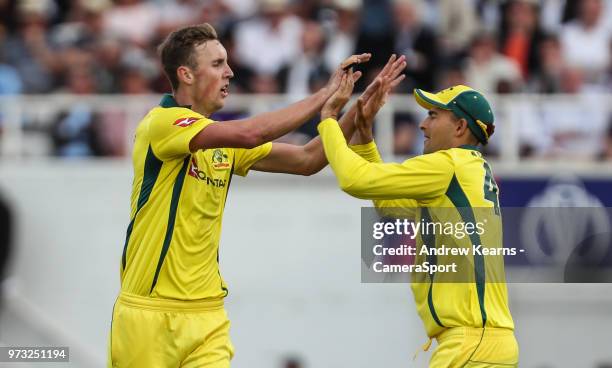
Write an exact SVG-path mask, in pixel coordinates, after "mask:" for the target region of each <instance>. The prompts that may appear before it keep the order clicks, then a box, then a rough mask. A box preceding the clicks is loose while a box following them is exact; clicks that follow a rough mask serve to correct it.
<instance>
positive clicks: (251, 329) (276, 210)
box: [0, 160, 612, 368]
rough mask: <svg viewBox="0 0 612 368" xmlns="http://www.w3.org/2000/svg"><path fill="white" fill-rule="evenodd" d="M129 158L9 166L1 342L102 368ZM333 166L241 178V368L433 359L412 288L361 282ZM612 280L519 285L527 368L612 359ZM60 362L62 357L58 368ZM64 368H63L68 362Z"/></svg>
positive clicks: (237, 210) (232, 253) (1, 175)
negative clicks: (8, 259) (9, 256)
mask: <svg viewBox="0 0 612 368" xmlns="http://www.w3.org/2000/svg"><path fill="white" fill-rule="evenodd" d="M130 170H131V169H130V167H129V163H127V162H124V161H40V160H37V161H36V162H35V163H27V162H26V163H21V164H10V163H8V162H6V161H5V162H4V163H3V164H2V165H1V166H0V191H1V192H2V193H3V195H4V197H6V198H7V199H9V200H10V202H11V204H12V205H13V208H14V210H15V215H16V220H17V237H16V241H15V244H14V245H15V247H14V248H15V250H14V257H13V262H12V266H11V272H10V274H11V277H10V278H9V280H8V281H7V282H5V283H4V285H3V286H4V287H3V289H4V293H5V302H4V309H3V312H2V318H1V319H0V342H2V343H3V344H6V345H58V346H70V347H71V363H70V366H74V367H77V366H78V367H103V366H104V360H105V353H106V339H107V334H108V329H109V326H110V317H111V310H112V306H113V302H114V300H115V297H116V295H117V292H118V289H119V278H118V276H119V260H120V255H121V251H122V247H123V242H124V237H125V231H126V226H127V223H128V220H129V219H128V217H129V195H130V186H131V180H132V174H131V172H130ZM367 205H368V202H365V201H360V200H357V199H354V198H351V197H349V196H348V195H345V194H344V193H342V192H341V191H339V190H338V189H337V186H336V183H335V179H334V178H333V177H332V176H331V175H329V173H322V174H319V175H317V176H315V177H311V178H302V177H289V176H283V175H277V174H259V173H254V174H251V175H250V176H249V177H248V178H246V179H242V178H239V177H236V178H235V179H234V180H233V182H232V188H231V191H230V194H229V199H228V205H227V208H226V213H225V218H224V222H223V235H222V240H221V250H220V257H221V270H222V273H223V275H224V277H225V279H226V281H227V283H228V284H229V288H230V294H229V297H228V298H227V299H226V306H227V309H228V313H229V316H230V319H231V320H232V330H231V335H232V339H233V342H234V344H235V345H236V356H235V358H234V361H233V366H234V367H237V368H241V367H249V368H259V367H261V368H263V367H280V366H281V363H280V362H281V359H282V358H283V357H284V356H288V355H292V356H297V357H300V358H303V359H304V361H305V363H306V367H316V368H319V367H364V368H365V367H411V366H414V367H422V366H425V365H426V361H427V358H428V357H429V355H430V353H423V352H421V353H420V354H419V356H418V358H417V360H416V361H415V362H414V364H413V361H412V356H413V354H414V352H415V351H416V350H417V348H418V347H419V346H420V345H421V344H423V343H424V342H425V341H426V338H425V335H424V332H423V328H422V324H421V322H420V320H419V319H418V318H417V316H416V312H415V308H414V303H413V301H412V296H411V293H410V290H409V287H408V285H405V284H361V283H360V238H359V237H360V207H361V206H367ZM611 286H612V285H605V284H601V285H576V284H574V285H569V284H566V285H558V284H547V285H509V288H510V297H511V310H512V312H513V314H514V318H515V322H516V326H517V337H518V340H519V344H520V345H521V367H529V368H531V367H533V368H544V367H595V365H596V363H597V362H603V361H608V362H610V361H612V352H611V351H610V349H609V344H610V341H611V338H612V287H611ZM50 366H51V365H50ZM57 366H65V365H59V364H58V365H57Z"/></svg>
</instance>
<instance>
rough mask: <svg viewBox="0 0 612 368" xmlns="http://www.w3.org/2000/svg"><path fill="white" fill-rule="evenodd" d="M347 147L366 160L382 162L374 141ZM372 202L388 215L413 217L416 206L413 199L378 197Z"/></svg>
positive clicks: (384, 214)
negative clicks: (378, 198)
mask: <svg viewBox="0 0 612 368" xmlns="http://www.w3.org/2000/svg"><path fill="white" fill-rule="evenodd" d="M349 148H350V149H351V150H352V151H353V152H355V153H356V154H358V155H359V156H361V157H362V158H363V159H365V160H366V161H368V162H373V163H383V160H382V158H381V157H380V153H379V152H378V147H376V142H374V141H372V142H370V143H367V144H358V145H349ZM372 202H373V203H374V207H376V209H377V210H378V213H380V214H381V215H382V216H388V217H410V218H413V217H414V215H415V209H416V207H418V202H417V201H416V200H415V199H380V200H374V201H372Z"/></svg>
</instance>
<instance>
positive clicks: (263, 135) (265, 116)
mask: <svg viewBox="0 0 612 368" xmlns="http://www.w3.org/2000/svg"><path fill="white" fill-rule="evenodd" d="M328 97H329V91H328V90H327V89H326V88H323V89H321V90H319V91H318V92H317V93H315V94H313V95H311V96H309V97H307V98H305V99H303V100H301V101H298V102H296V103H294V104H291V105H289V106H287V107H285V108H282V109H280V110H276V111H271V112H266V113H262V114H259V115H257V116H254V117H251V118H248V119H245V120H243V123H245V124H247V125H248V126H249V127H250V128H252V129H253V130H255V131H257V136H258V138H259V140H260V142H259V143H260V144H263V143H265V142H270V141H273V140H275V139H277V138H280V137H282V136H284V135H285V134H287V133H289V132H291V131H293V130H295V129H297V128H298V127H299V126H301V125H302V124H304V123H305V122H306V121H308V120H310V119H312V118H313V117H314V116H315V115H316V114H317V113H318V112H319V111H320V110H321V107H322V106H323V104H324V103H325V101H326V100H327V98H328Z"/></svg>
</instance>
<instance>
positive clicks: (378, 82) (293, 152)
mask: <svg viewBox="0 0 612 368" xmlns="http://www.w3.org/2000/svg"><path fill="white" fill-rule="evenodd" d="M405 67H406V61H405V57H404V56H401V57H399V58H397V57H396V56H395V55H392V56H391V58H390V59H389V61H388V62H387V64H386V65H385V67H384V68H383V70H382V71H381V72H380V73H379V75H378V76H377V78H376V79H375V80H374V81H373V82H372V83H371V84H370V85H369V86H368V87H367V89H366V90H365V91H364V93H363V94H362V95H361V96H360V99H362V100H364V101H367V103H369V101H370V100H371V99H372V98H373V97H374V96H376V95H380V94H383V95H384V94H385V93H388V90H390V89H392V88H393V87H395V86H396V85H397V84H398V83H399V82H401V81H402V80H403V79H404V75H403V74H401V72H402V71H403V70H404V68H405ZM355 80H356V79H355ZM386 80H388V81H389V82H388V83H386V84H384V85H383V81H386ZM387 89H388V90H387ZM385 90H387V91H386V92H385ZM383 104H384V101H383ZM371 105H372V106H373V105H375V104H369V105H368V106H371ZM381 107H382V105H381ZM379 108H380V107H379ZM339 111H340V110H337V111H335V110H334V108H333V107H327V108H326V107H324V108H323V110H322V112H321V117H322V119H325V118H328V117H333V118H336V116H337V115H338V113H339ZM376 111H378V110H376ZM375 114H376V112H374V115H375ZM356 116H357V104H353V105H352V107H351V108H350V109H349V110H348V112H346V113H345V114H344V115H343V116H342V118H341V119H340V129H341V130H342V134H343V136H344V138H345V139H346V140H350V139H351V137H352V136H353V134H354V132H355V123H354V122H355V119H356ZM370 129H371V126H370ZM325 165H327V159H326V158H325V153H324V151H323V145H322V143H321V138H320V137H316V138H314V139H312V140H311V141H310V142H308V143H307V144H306V145H303V146H297V145H291V144H282V143H274V144H273V145H272V151H271V152H270V154H269V155H268V156H266V157H265V158H263V159H262V160H260V161H258V162H257V163H256V164H255V165H253V169H254V170H259V171H268V172H282V173H288V174H297V175H313V174H316V173H317V172H319V171H321V169H323V168H324V167H325Z"/></svg>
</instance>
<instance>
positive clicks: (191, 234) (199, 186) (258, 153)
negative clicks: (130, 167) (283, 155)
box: [121, 95, 272, 300]
mask: <svg viewBox="0 0 612 368" xmlns="http://www.w3.org/2000/svg"><path fill="white" fill-rule="evenodd" d="M211 123H212V121H211V120H209V119H207V118H205V117H204V116H202V115H200V114H198V113H197V112H194V111H192V110H191V109H189V108H188V107H180V106H178V104H177V103H176V101H175V100H174V98H173V97H172V96H171V95H165V96H164V97H163V99H162V101H161V103H160V106H159V107H156V108H154V109H152V110H151V111H150V112H149V113H148V114H147V115H146V116H145V117H144V119H143V120H142V121H141V122H140V124H139V125H138V128H137V129H136V138H135V143H134V151H133V154H132V160H133V164H134V182H133V185H132V196H131V216H130V218H131V221H130V224H129V226H128V229H127V234H126V240H125V245H124V249H123V256H122V259H121V290H122V292H127V293H130V294H135V295H140V296H150V297H156V298H167V299H180V300H197V299H205V298H222V297H224V296H226V295H227V286H226V285H225V282H224V281H223V278H222V277H221V274H220V272H219V263H218V262H219V237H220V234H221V218H222V216H223V209H224V207H225V201H226V199H227V193H228V190H229V187H230V182H231V180H232V175H233V174H234V173H235V174H238V175H241V176H245V175H246V174H247V172H248V171H249V169H250V167H251V165H253V164H254V163H255V162H257V161H258V160H260V159H261V158H263V157H265V156H266V155H268V153H269V152H270V149H271V147H272V144H271V143H267V144H264V145H262V146H259V147H256V148H253V149H234V148H217V149H207V150H198V151H197V152H195V153H191V152H190V151H189V142H190V141H191V139H192V138H193V137H194V136H195V135H196V134H198V133H199V132H200V131H201V130H202V129H203V128H204V127H206V126H207V125H208V124H211Z"/></svg>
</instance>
